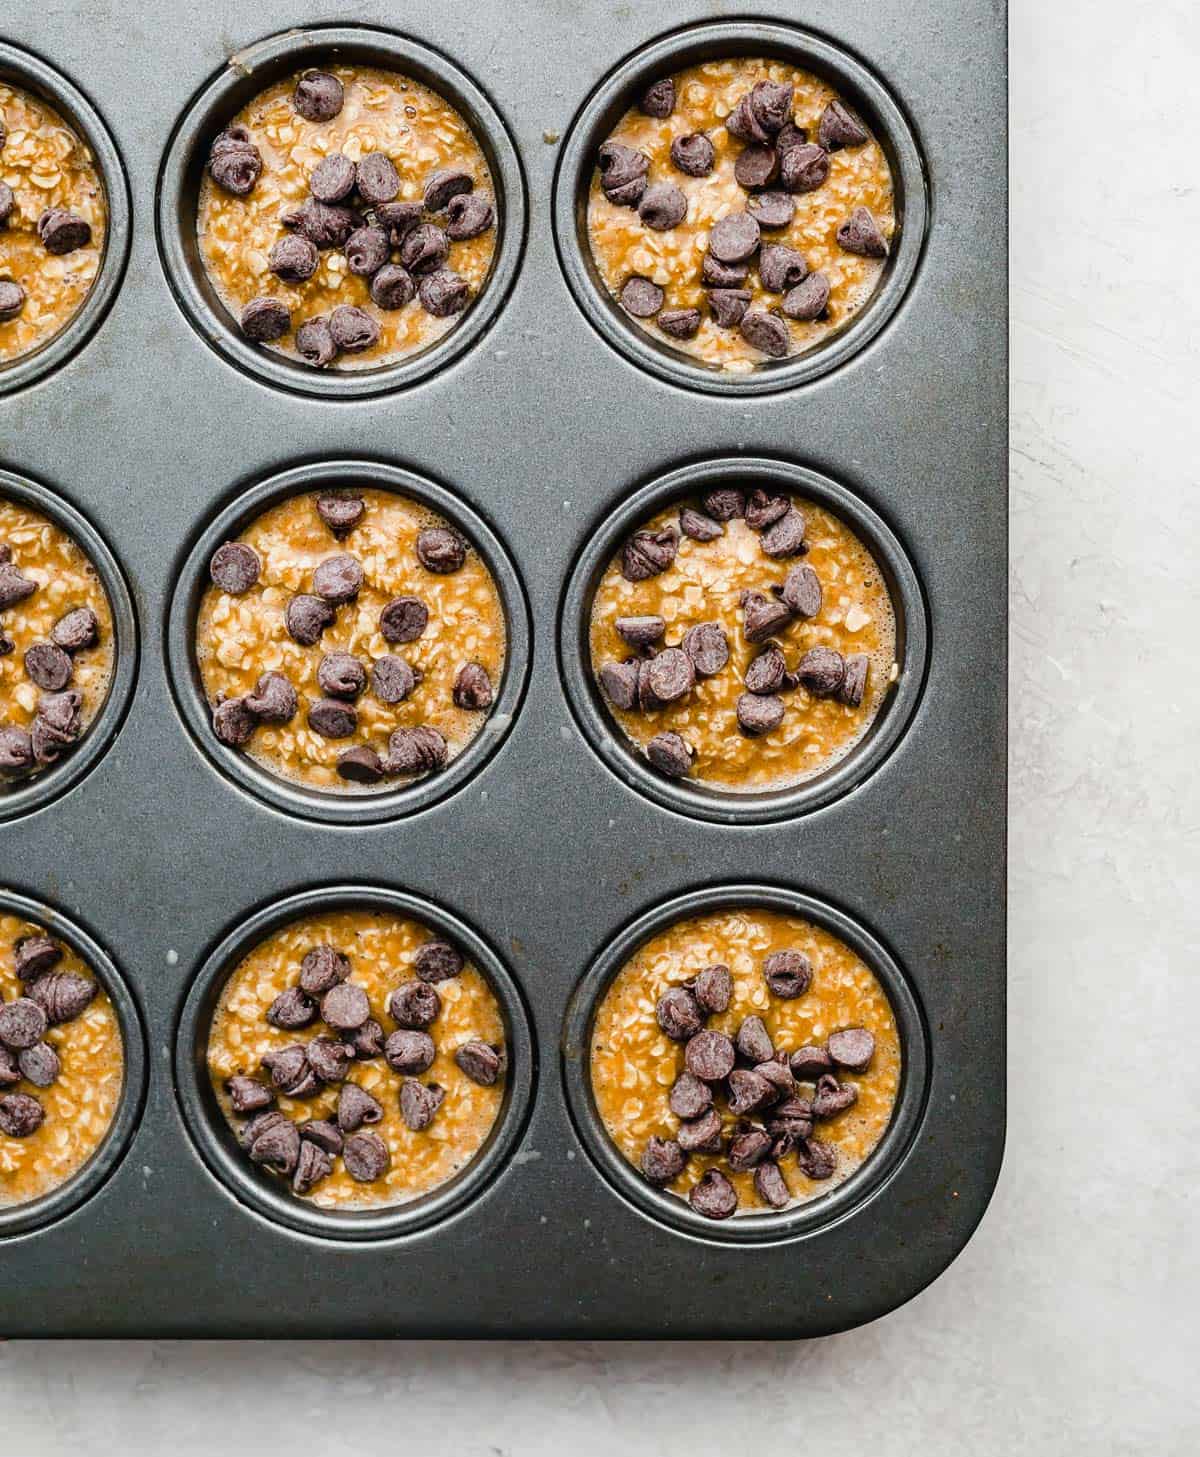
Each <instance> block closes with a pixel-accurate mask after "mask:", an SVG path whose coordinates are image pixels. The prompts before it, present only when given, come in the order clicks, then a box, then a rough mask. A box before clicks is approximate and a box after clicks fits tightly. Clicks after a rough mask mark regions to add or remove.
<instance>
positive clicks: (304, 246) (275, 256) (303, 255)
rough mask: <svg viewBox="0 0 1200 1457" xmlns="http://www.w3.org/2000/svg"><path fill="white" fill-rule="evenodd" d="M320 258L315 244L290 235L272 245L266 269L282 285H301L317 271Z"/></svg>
mask: <svg viewBox="0 0 1200 1457" xmlns="http://www.w3.org/2000/svg"><path fill="white" fill-rule="evenodd" d="M320 256H321V255H320V254H319V253H318V252H317V248H316V244H315V243H310V242H309V240H308V239H307V238H305V237H302V236H301V234H299V233H291V234H289V235H288V236H287V237H283V238H280V239H279V241H278V242H277V243H274V244H272V247H271V251H270V253H268V255H267V267H268V268H269V269H270V270H271V272H272V273H273V274H274V275H275V277H276V278H281V279H282V280H283V281H284V283H303V282H304V281H305V279H308V278H311V277H312V276H313V274H314V273H315V272H316V271H317V263H318V261H319V259H320Z"/></svg>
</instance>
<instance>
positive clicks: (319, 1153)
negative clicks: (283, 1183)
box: [292, 1140, 333, 1195]
mask: <svg viewBox="0 0 1200 1457" xmlns="http://www.w3.org/2000/svg"><path fill="white" fill-rule="evenodd" d="M332 1173H333V1159H332V1158H331V1157H330V1156H329V1154H327V1153H326V1152H325V1150H324V1149H323V1148H318V1147H317V1145H316V1144H315V1143H309V1142H307V1141H305V1140H301V1143H300V1152H299V1154H298V1155H297V1157H296V1172H295V1173H294V1174H293V1175H292V1189H293V1191H294V1192H295V1193H297V1194H301V1195H303V1194H307V1193H309V1192H310V1191H311V1190H312V1189H314V1188H315V1187H316V1186H317V1185H318V1184H319V1183H320V1182H321V1180H322V1179H325V1178H328V1176H329V1175H330V1174H332Z"/></svg>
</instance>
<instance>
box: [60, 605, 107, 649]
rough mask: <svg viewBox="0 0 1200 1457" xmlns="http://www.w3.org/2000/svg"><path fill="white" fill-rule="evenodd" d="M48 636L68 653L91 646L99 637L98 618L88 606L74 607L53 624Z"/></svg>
mask: <svg viewBox="0 0 1200 1457" xmlns="http://www.w3.org/2000/svg"><path fill="white" fill-rule="evenodd" d="M50 636H51V637H52V638H53V639H54V641H55V643H57V645H58V646H59V647H60V648H65V649H66V651H67V652H69V653H78V652H82V651H83V649H84V648H90V647H93V646H94V645H95V644H96V642H97V641H98V640H99V637H100V619H99V618H98V617H97V616H96V614H95V613H94V612H93V611H92V609H91V608H90V607H76V608H75V610H74V611H73V612H67V613H65V614H64V615H63V616H62V617H60V618H59V619H58V621H57V622H56V623H55V624H54V627H53V630H52V631H51V633H50Z"/></svg>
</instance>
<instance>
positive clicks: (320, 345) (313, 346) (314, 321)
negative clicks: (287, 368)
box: [296, 314, 338, 369]
mask: <svg viewBox="0 0 1200 1457" xmlns="http://www.w3.org/2000/svg"><path fill="white" fill-rule="evenodd" d="M337 352H338V349H337V345H336V344H335V343H334V342H333V330H332V329H330V327H329V319H328V318H327V317H326V315H324V314H317V315H316V316H315V317H314V318H311V319H305V321H304V322H303V323H302V324H301V325H300V327H299V328H298V329H297V330H296V353H297V354H299V356H300V358H301V359H303V360H304V362H305V363H306V364H311V365H312V366H313V368H314V369H324V368H325V366H326V365H327V364H332V363H333V361H334V360H335V359H336V358H337Z"/></svg>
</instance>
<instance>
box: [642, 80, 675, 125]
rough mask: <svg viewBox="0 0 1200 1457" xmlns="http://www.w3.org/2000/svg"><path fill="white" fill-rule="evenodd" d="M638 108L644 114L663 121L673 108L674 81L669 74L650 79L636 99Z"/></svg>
mask: <svg viewBox="0 0 1200 1457" xmlns="http://www.w3.org/2000/svg"><path fill="white" fill-rule="evenodd" d="M638 110H639V111H641V112H642V113H643V114H644V115H645V116H653V117H655V118H656V119H657V120H658V121H664V120H665V119H666V118H667V117H668V116H670V115H671V113H672V112H673V111H674V110H675V82H674V81H673V80H672V78H671V77H670V76H663V77H662V79H661V80H658V81H652V82H651V83H650V85H649V86H647V87H646V89H645V91H643V92H642V94H641V96H640V97H639V99H638Z"/></svg>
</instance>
